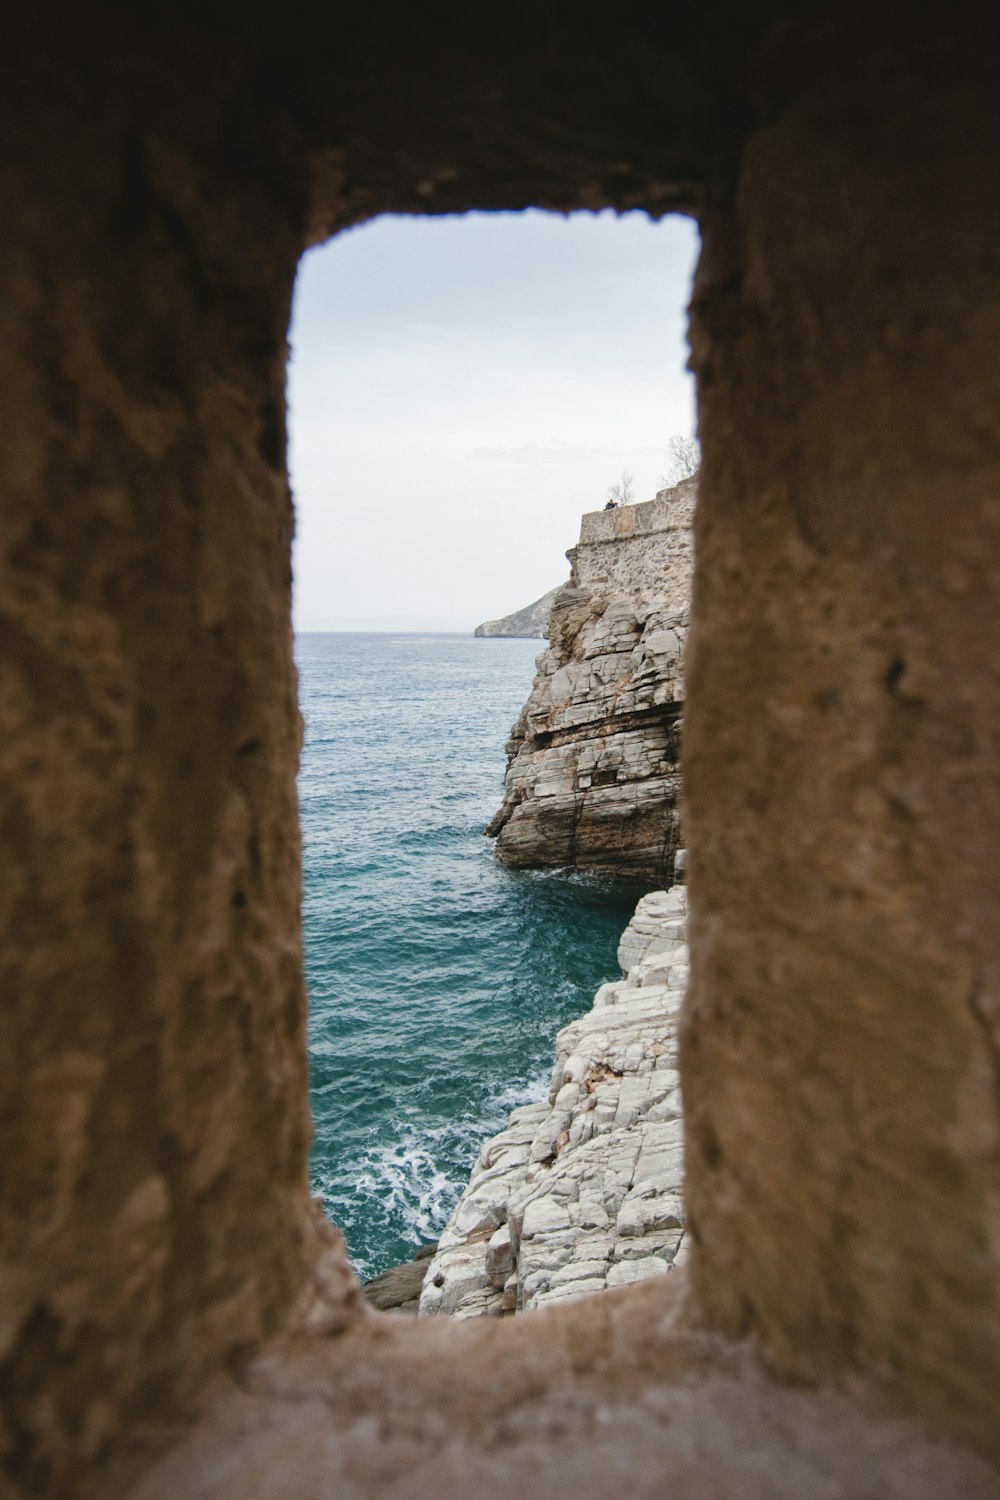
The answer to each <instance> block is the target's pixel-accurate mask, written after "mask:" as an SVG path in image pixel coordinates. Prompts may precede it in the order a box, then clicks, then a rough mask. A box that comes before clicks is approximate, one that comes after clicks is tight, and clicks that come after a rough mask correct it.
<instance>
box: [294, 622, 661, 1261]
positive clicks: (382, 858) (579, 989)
mask: <svg viewBox="0 0 1000 1500" xmlns="http://www.w3.org/2000/svg"><path fill="white" fill-rule="evenodd" d="M540 647H541V642H539V641H504V640H494V641H489V640H485V641H484V640H474V639H473V638H472V637H469V636H442V635H300V636H299V637H298V640H297V642H296V656H297V660H298V665H299V673H300V689H299V691H300V702H301V705H302V711H303V715H304V717H305V721H306V741H305V749H304V752H303V758H302V770H301V775H300V782H299V795H300V799H301V816H302V831H303V841H304V877H305V889H304V919H305V941H306V973H307V978H308V984H309V997H310V1066H311V1091H312V1108H313V1117H314V1120H315V1125H316V1140H315V1147H314V1152H313V1180H314V1188H315V1191H317V1192H318V1193H320V1194H321V1195H322V1197H323V1199H324V1202H325V1205H326V1209H327V1212H328V1213H329V1215H330V1217H331V1218H332V1219H334V1220H335V1221H336V1222H337V1223H338V1224H339V1225H340V1226H341V1227H342V1228H343V1229H344V1231H345V1233H346V1235H347V1244H348V1250H349V1252H350V1255H351V1258H352V1260H353V1262H354V1264H355V1266H356V1267H357V1269H358V1271H359V1272H360V1274H361V1275H362V1276H369V1275H373V1274H375V1273H376V1272H377V1271H379V1270H382V1269H384V1268H385V1267H386V1266H389V1265H392V1264H394V1263H396V1262H398V1261H401V1260H405V1259H406V1258H407V1257H408V1255H409V1254H410V1252H412V1250H413V1249H414V1248H415V1247H416V1246H417V1245H419V1244H420V1243H422V1242H424V1241H426V1240H428V1239H432V1238H434V1237H435V1236H436V1235H437V1234H438V1233H439V1232H440V1230H441V1228H442V1227H443V1225H444V1223H445V1220H446V1219H447V1217H448V1214H449V1212H450V1210H451V1208H452V1207H453V1205H454V1203H455V1200H456V1198H457V1197H458V1194H459V1192H460V1191H461V1188H462V1187H463V1186H464V1184H465V1182H466V1181H467V1179H468V1174H469V1169H470V1167H471V1166H472V1163H473V1161H474V1160H475V1157H476V1154H477V1152H478V1149H479V1145H480V1143H481V1142H482V1140H483V1139H484V1138H485V1137H486V1136H488V1135H490V1134H492V1133H494V1132H495V1131H496V1130H498V1129H499V1128H500V1127H501V1126H502V1124H503V1122H504V1120H505V1119H506V1116H507V1114H508V1113H509V1111H510V1110H511V1109H512V1108H514V1107H515V1106H516V1105H518V1104H521V1103H526V1102H527V1101H528V1100H530V1099H537V1098H541V1097H542V1096H543V1094H544V1090H545V1087H546V1086H547V1081H548V1073H549V1069H550V1067H551V1063H552V1041H553V1038H554V1036H555V1033H556V1031H557V1030H558V1029H559V1027H560V1026H562V1025H565V1023H566V1022H567V1021H568V1020H570V1019H571V1018H572V1017H573V1016H575V1015H579V1014H580V1013H581V1012H582V1011H584V1010H587V1009H589V1007H590V1002H591V999H592V996H593V992H594V990H595V989H596V987H597V985H598V984H600V983H601V982H602V981H603V980H605V979H608V978H611V977H613V976H614V975H615V974H616V973H617V968H616V964H615V949H616V946H617V942H618V937H619V935H620V933H621V929H622V927H623V926H624V925H625V922H626V921H627V920H628V917H629V914H630V913H631V911H632V908H633V907H634V905H635V901H636V898H637V895H638V892H637V890H636V889H635V888H634V887H631V888H625V887H614V886H609V885H607V884H606V883H603V882H597V881H594V880H591V879H588V878H586V877H583V876H579V875H565V874H558V875H555V874H551V873H542V872H538V873H535V872H513V871H509V870H504V869H503V868H502V867H501V866H499V865H498V864H497V863H496V862H495V861H494V859H493V856H492V845H491V843H490V842H489V841H488V840H487V839H485V838H484V837H483V834H482V829H483V827H484V825H485V824H486V822H487V821H488V819H489V818H490V817H491V815H492V814H493V813H494V812H495V810H496V808H497V807H498V806H499V801H500V794H501V788H502V782H503V772H504V750H503V747H504V742H505V740H506V739H507V736H508V734H509V731H510V726H511V724H512V723H513V721H514V719H515V718H516V717H517V714H518V712H519V710H520V708H521V705H522V703H523V702H524V700H525V698H526V697H527V694H528V691H529V689H530V686H531V679H532V675H533V671H534V658H535V655H536V653H537V652H538V650H539V649H540Z"/></svg>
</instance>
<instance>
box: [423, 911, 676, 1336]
mask: <svg viewBox="0 0 1000 1500" xmlns="http://www.w3.org/2000/svg"><path fill="white" fill-rule="evenodd" d="M686 914H687V899H686V891H685V888H684V887H683V886H680V885H677V886H673V887H671V888H670V889H669V890H663V891H655V892H653V893H652V894H650V895H647V896H644V897H643V898H642V900H641V901H640V902H639V905H638V907H637V908H636V911H635V914H634V916H633V918H632V920H631V922H630V923H629V925H628V927H627V928H626V930H625V932H624V934H623V936H622V939H621V943H620V945H619V949H618V957H619V963H620V965H621V967H622V972H623V974H624V975H625V977H624V978H623V979H622V980H621V981H618V982H616V983H610V984H605V985H602V986H601V988H600V989H599V990H598V992H597V994H596V996H595V997H594V1005H593V1008H592V1010H591V1011H589V1012H588V1013H587V1014H586V1015H584V1016H581V1017H580V1018H579V1019H578V1020H576V1021H574V1022H572V1023H571V1024H570V1025H569V1026H567V1027H565V1028H564V1029H563V1030H562V1031H561V1032H560V1033H559V1036H558V1038H557V1042H556V1061H555V1066H554V1069H553V1073H552V1080H551V1085H550V1089H549V1097H548V1099H547V1100H545V1101H544V1102H542V1103H539V1104H531V1105H527V1106H525V1107H523V1108H521V1109H517V1110H515V1111H514V1112H513V1114H512V1115H511V1117H510V1123H509V1124H508V1126H507V1128H506V1129H505V1130H504V1131H502V1132H501V1133H500V1134H499V1135H496V1136H494V1137H493V1138H492V1139H491V1140H489V1141H487V1142H486V1144H485V1145H484V1146H483V1148H482V1150H481V1152H480V1155H479V1160H478V1162H477V1165H476V1167H475V1168H474V1170H473V1172H472V1176H471V1178H470V1181H469V1185H468V1187H467V1188H466V1190H465V1192H464V1193H463V1194H462V1197H461V1198H460V1200H459V1202H458V1204H457V1205H456V1207H455V1210H454V1212H453V1214H452V1216H451V1218H450V1220H449V1222H448V1224H447V1226H446V1228H445V1230H444V1232H443V1234H442V1235H441V1238H440V1240H439V1242H438V1248H437V1251H436V1253H435V1254H434V1256H433V1258H432V1259H431V1260H430V1262H429V1264H428V1265H427V1270H426V1276H425V1278H424V1280H423V1286H422V1291H421V1293H420V1300H419V1314H420V1316H422V1317H432V1316H442V1315H446V1316H451V1317H454V1318H474V1317H484V1316H486V1317H489V1316H502V1315H505V1314H511V1313H520V1312H523V1311H528V1310H530V1309H532V1308H535V1307H539V1306H542V1305H545V1304H548V1303H552V1302H556V1301H560V1302H562V1301H568V1300H571V1299H572V1298H575V1297H581V1296H586V1295H588V1294H590V1293H593V1292H598V1291H603V1290H605V1289H606V1288H613V1287H618V1286H624V1285H626V1284H627V1283H629V1282H633V1281H640V1280H645V1279H646V1278H647V1277H651V1276H658V1275H664V1274H666V1273H667V1272H669V1271H670V1270H671V1269H672V1267H674V1266H676V1265H679V1264H680V1263H681V1262H682V1261H683V1259H684V1256H685V1248H686V1247H685V1242H684V1205H683V1121H682V1115H681V1099H680V1079H679V1075H678V1072H677V1024H678V1019H679V1014H680V1008H681V1003H682V1001H683V997H684V991H685V987H686V984H687V940H686Z"/></svg>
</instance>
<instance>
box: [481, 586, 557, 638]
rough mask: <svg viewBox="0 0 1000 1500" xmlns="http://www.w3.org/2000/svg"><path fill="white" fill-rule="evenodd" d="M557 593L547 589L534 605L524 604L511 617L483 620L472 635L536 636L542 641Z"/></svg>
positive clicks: (555, 590) (555, 589)
mask: <svg viewBox="0 0 1000 1500" xmlns="http://www.w3.org/2000/svg"><path fill="white" fill-rule="evenodd" d="M558 592H559V590H558V588H554V589H549V591H548V593H547V594H543V595H542V597H541V598H540V599H536V600H535V602H534V604H526V605H525V606H524V608H523V609H516V610H515V611H514V613H513V614H512V615H504V616H503V618H502V619H500V620H484V621H483V623H482V625H477V626H476V628H475V630H474V631H473V632H472V633H473V635H478V636H509V637H513V636H519V637H522V638H532V637H536V636H537V637H538V639H539V640H543V639H544V638H545V636H546V635H547V634H548V629H549V611H550V610H551V608H552V605H553V603H554V602H555V597H556V595H557V594H558Z"/></svg>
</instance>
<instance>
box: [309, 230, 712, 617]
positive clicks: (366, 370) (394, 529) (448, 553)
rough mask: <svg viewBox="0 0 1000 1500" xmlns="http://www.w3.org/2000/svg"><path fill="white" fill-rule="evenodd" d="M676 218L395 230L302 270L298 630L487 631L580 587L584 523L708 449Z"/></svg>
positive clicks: (652, 488) (688, 233)
mask: <svg viewBox="0 0 1000 1500" xmlns="http://www.w3.org/2000/svg"><path fill="white" fill-rule="evenodd" d="M696 252H697V230H696V228H695V226H694V225H693V223H692V222H691V221H690V220H688V219H683V218H680V217H677V216H671V217H670V218H667V219H664V220H661V221H660V222H659V223H653V222H651V221H650V220H649V219H647V218H646V217H645V215H642V214H627V215H624V216H622V217H620V218H616V217H615V216H614V215H613V214H611V213H610V212H605V213H602V214H597V215H595V214H572V215H569V216H561V215H556V214H546V213H542V212H536V211H532V212H529V213H524V214H485V213H482V214H467V215H463V216H461V217H458V216H454V217H446V218H437V219H432V218H404V217H384V218H380V219H375V220H373V221H372V222H371V223H369V224H365V225H362V226H360V227H359V228H356V229H352V230H349V231H347V232H346V233H344V234H341V235H338V236H337V238H336V239H334V240H332V241H331V242H330V243H329V244H327V245H325V246H323V247H321V248H319V249H317V250H312V251H310V252H309V254H308V255H307V256H306V257H305V259H304V260H303V262H302V265H301V267H300V270H299V276H298V281H297V283H296V290H295V301H294V307H293V314H292V326H291V333H290V339H291V349H292V352H291V361H290V368H289V393H288V399H289V431H290V466H291V474H292V489H293V494H294V498H295V505H296V515H297V522H296V541H295V552H294V577H295V622H296V628H297V629H298V630H303V631H305V630H456V631H465V630H471V629H472V628H473V626H475V625H476V624H478V623H479V622H480V621H482V620H487V619H494V618H496V617H498V616H500V615H504V614H509V613H510V612H511V611H513V610H515V609H520V608H522V607H523V606H524V605H526V604H530V603H531V602H533V601H534V600H535V599H537V598H538V597H539V596H540V595H542V594H544V593H545V592H546V591H547V590H548V589H550V588H554V587H555V586H556V585H557V584H559V583H563V582H565V580H566V578H567V577H568V576H569V565H568V563H567V562H566V557H565V553H566V549H567V547H571V546H573V544H574V543H575V542H576V540H577V537H578V534H579V529H580V516H581V515H582V514H583V512H584V511H587V510H597V509H599V508H600V507H601V506H602V505H603V504H604V502H605V500H606V498H607V492H608V488H609V486H610V485H611V484H612V483H614V481H615V480H617V479H619V478H620V477H621V474H622V470H623V469H628V470H630V471H631V472H632V474H633V475H634V477H635V484H634V495H633V498H634V499H636V500H647V499H650V498H652V496H653V495H654V494H655V493H656V490H657V489H658V488H662V484H663V475H664V474H665V473H666V471H667V470H668V466H669V460H668V457H667V451H666V449H667V441H668V439H669V438H670V437H671V436H673V435H674V434H684V435H689V434H690V433H692V431H693V430H694V393H693V386H692V382H691V377H690V375H688V374H687V372H686V370H685V362H686V360H687V355H688V348H687V338H686V307H687V302H688V298H689V295H690V282H691V275H692V271H693V265H694V257H695V254H696Z"/></svg>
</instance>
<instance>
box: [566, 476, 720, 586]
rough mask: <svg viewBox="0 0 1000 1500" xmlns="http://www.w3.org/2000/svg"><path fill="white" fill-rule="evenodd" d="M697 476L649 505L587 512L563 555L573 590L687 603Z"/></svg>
mask: <svg viewBox="0 0 1000 1500" xmlns="http://www.w3.org/2000/svg"><path fill="white" fill-rule="evenodd" d="M697 498H698V482H697V477H696V476H692V478H690V479H684V480H681V482H680V484H678V485H676V486H675V487H674V488H673V489H666V490H660V492H659V493H658V494H657V496H656V498H655V499H654V500H644V501H643V502H642V503H641V504H640V505H621V506H619V507H618V508H617V509H616V510H593V511H588V512H587V513H586V515H584V517H583V519H582V521H581V523H580V540H579V542H578V543H577V545H576V546H575V547H574V548H572V549H571V550H570V552H569V553H568V556H569V559H570V562H571V564H572V567H573V574H572V579H571V582H572V583H574V584H575V585H576V586H577V587H578V588H591V589H598V590H602V591H605V592H616V593H621V594H622V595H626V596H627V595H630V594H633V593H636V594H642V593H643V592H644V591H646V590H648V589H649V587H650V583H651V580H654V579H655V580H656V583H655V587H656V589H657V591H658V592H661V593H664V594H666V595H668V596H669V597H671V598H676V599H683V600H684V601H685V602H686V601H687V598H688V594H689V591H690V585H691V574H692V571H693V567H694V541H693V535H694V534H693V531H692V527H693V525H694V506H695V501H696V499H697Z"/></svg>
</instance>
